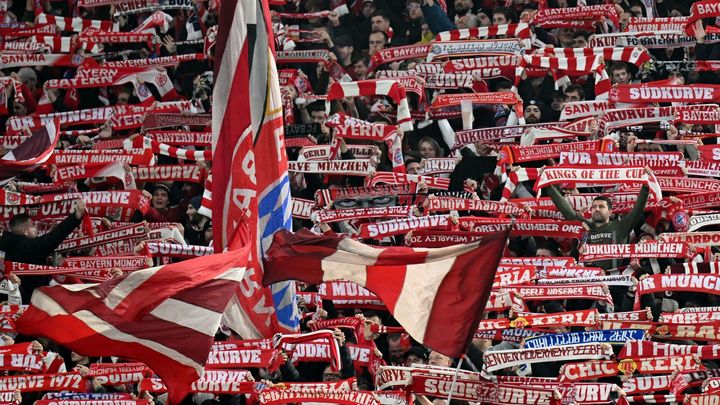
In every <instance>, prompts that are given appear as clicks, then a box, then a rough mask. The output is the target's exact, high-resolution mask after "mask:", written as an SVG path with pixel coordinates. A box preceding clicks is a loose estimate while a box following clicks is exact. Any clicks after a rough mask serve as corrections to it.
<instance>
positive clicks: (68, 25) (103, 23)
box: [35, 13, 118, 32]
mask: <svg viewBox="0 0 720 405" xmlns="http://www.w3.org/2000/svg"><path fill="white" fill-rule="evenodd" d="M35 22H36V23H38V24H54V25H55V26H56V27H57V28H58V30H59V31H66V32H83V31H86V30H89V29H91V28H94V29H98V30H102V31H118V24H117V23H116V22H113V21H110V20H84V19H82V18H79V17H75V18H69V17H57V16H54V15H48V14H44V13H41V14H38V15H36V16H35Z"/></svg>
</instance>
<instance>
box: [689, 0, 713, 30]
mask: <svg viewBox="0 0 720 405" xmlns="http://www.w3.org/2000/svg"><path fill="white" fill-rule="evenodd" d="M717 16H720V3H718V2H717V1H715V0H705V1H698V2H696V3H693V5H692V7H691V8H690V17H688V20H687V23H686V24H685V33H686V34H687V35H689V36H693V35H695V22H696V21H698V20H703V19H705V18H713V17H717Z"/></svg>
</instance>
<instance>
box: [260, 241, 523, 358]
mask: <svg viewBox="0 0 720 405" xmlns="http://www.w3.org/2000/svg"><path fill="white" fill-rule="evenodd" d="M509 235H510V230H509V229H508V230H506V231H504V232H499V233H497V234H495V235H492V236H489V237H487V238H483V239H481V240H478V241H476V242H473V243H468V244H465V245H455V246H448V247H444V248H439V249H414V248H408V247H387V248H374V247H371V246H367V245H364V244H362V243H360V242H358V241H355V240H352V239H349V238H341V237H336V236H325V235H315V234H313V233H311V232H310V231H300V232H298V233H296V234H290V233H289V232H278V233H277V234H275V241H274V243H273V245H272V247H271V248H270V250H269V251H268V259H267V260H266V262H265V277H264V279H263V282H264V283H265V284H266V285H267V284H272V283H275V282H278V281H282V280H289V279H295V280H301V281H304V282H307V283H313V284H320V283H322V282H325V281H332V280H348V281H352V282H354V283H356V284H359V285H361V286H363V287H365V288H367V289H368V290H370V291H372V292H373V293H375V294H376V295H377V296H378V297H380V299H382V301H383V302H384V303H385V305H386V306H387V308H388V309H389V310H390V312H391V313H392V314H393V316H394V317H395V319H397V321H398V322H400V325H402V326H403V327H404V328H405V330H406V331H407V332H408V333H409V334H410V336H412V337H413V338H414V339H415V340H417V341H418V342H420V343H422V344H424V345H426V346H428V347H430V348H432V349H433V350H436V351H438V352H440V353H443V354H445V355H446V356H450V357H460V355H462V354H463V353H464V352H465V350H466V349H467V346H468V345H469V344H470V341H471V340H472V338H473V335H474V333H475V331H476V330H477V326H478V324H479V323H480V320H481V319H482V316H483V310H484V309H485V304H487V302H488V298H489V297H490V290H491V288H492V284H493V280H494V278H495V271H496V270H497V267H498V263H500V257H501V256H502V253H503V250H504V249H505V243H506V242H507V239H508V237H509Z"/></svg>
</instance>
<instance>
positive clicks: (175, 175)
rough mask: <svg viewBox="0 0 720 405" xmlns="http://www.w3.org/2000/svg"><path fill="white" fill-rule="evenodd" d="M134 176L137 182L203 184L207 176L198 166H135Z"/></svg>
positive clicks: (133, 169)
mask: <svg viewBox="0 0 720 405" xmlns="http://www.w3.org/2000/svg"><path fill="white" fill-rule="evenodd" d="M132 175H133V177H135V180H137V181H151V182H156V181H184V182H191V183H203V182H204V181H205V176H206V175H207V173H206V171H205V169H202V168H200V166H198V165H156V166H135V167H133V168H132Z"/></svg>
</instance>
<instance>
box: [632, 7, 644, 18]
mask: <svg viewBox="0 0 720 405" xmlns="http://www.w3.org/2000/svg"><path fill="white" fill-rule="evenodd" d="M630 13H632V15H633V17H642V16H643V9H642V7H640V6H639V5H635V6H632V7H630Z"/></svg>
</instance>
